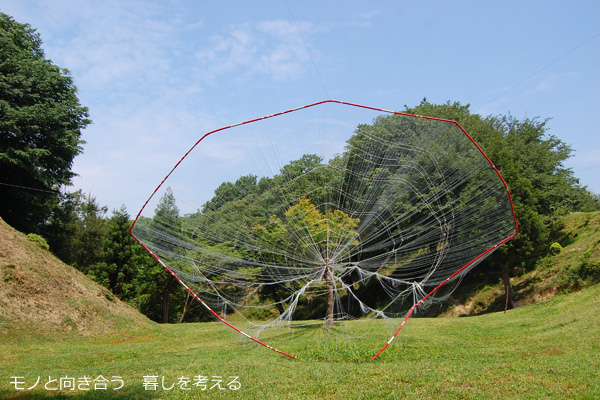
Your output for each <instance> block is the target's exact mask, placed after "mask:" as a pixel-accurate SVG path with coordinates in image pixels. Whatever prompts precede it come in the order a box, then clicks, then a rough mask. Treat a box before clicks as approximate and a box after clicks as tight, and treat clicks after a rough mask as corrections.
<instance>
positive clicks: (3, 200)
mask: <svg viewBox="0 0 600 400" xmlns="http://www.w3.org/2000/svg"><path fill="white" fill-rule="evenodd" d="M41 45H42V42H41V39H40V37H39V34H37V33H36V32H35V30H34V29H32V28H31V27H30V26H29V25H27V24H20V23H17V22H15V21H14V20H13V19H12V18H11V17H9V16H8V15H6V14H3V13H0V76H1V77H2V79H1V80H0V171H1V176H0V191H1V195H0V216H1V217H2V218H3V219H4V220H5V221H6V222H8V223H9V224H11V225H12V226H14V227H15V228H17V229H19V230H21V231H23V232H27V233H29V232H34V233H38V234H41V235H42V236H43V237H45V238H46V240H47V241H48V243H49V244H50V247H51V250H52V251H53V252H54V253H55V254H56V255H57V256H58V257H60V258H61V259H62V260H63V261H65V262H66V263H68V264H70V265H73V266H74V267H76V268H78V269H79V270H81V271H82V272H84V273H85V274H87V275H89V276H90V277H92V278H93V279H95V280H96V281H98V282H100V283H101V284H103V285H105V286H106V287H107V288H109V289H110V290H111V291H112V292H113V293H115V295H117V296H118V297H119V298H121V299H123V300H125V301H127V302H129V303H131V304H133V305H134V306H136V307H137V308H139V309H140V310H141V311H142V312H144V313H145V314H146V315H148V316H149V317H150V318H152V319H154V320H157V321H162V322H174V321H178V320H186V319H187V320H199V319H203V318H205V317H206V315H205V313H204V311H203V310H202V308H201V307H199V306H198V305H196V304H195V303H193V302H190V300H191V299H190V297H189V296H187V294H186V292H185V291H184V290H183V289H182V288H180V287H179V285H178V284H177V283H176V281H175V280H174V279H173V277H172V276H170V274H169V273H168V272H166V271H165V270H164V268H163V267H162V266H161V265H160V264H158V263H157V262H156V261H155V260H154V259H153V258H151V257H150V256H149V255H148V253H147V252H146V251H145V250H144V249H143V248H142V247H141V246H139V244H137V243H136V242H135V241H134V240H133V239H132V238H131V237H130V236H129V226H130V225H131V221H130V216H129V215H128V213H127V210H126V209H125V208H124V207H122V208H121V209H119V210H112V214H111V215H110V216H108V215H107V214H108V209H107V208H106V207H104V206H101V205H99V204H97V202H96V200H95V199H94V198H93V197H91V196H85V195H84V194H83V193H81V192H74V193H66V192H65V191H64V188H65V187H66V186H68V185H69V184H70V182H71V179H72V177H73V176H74V173H73V172H72V171H71V167H72V164H73V159H74V157H75V156H77V155H78V154H81V153H82V150H83V148H82V146H83V144H84V141H83V140H82V138H81V131H82V130H83V129H84V128H85V127H86V126H87V125H88V124H90V123H91V121H90V120H89V119H88V110H87V108H86V107H84V106H82V105H81V104H80V103H79V100H78V98H77V96H76V92H77V88H76V87H75V85H74V84H73V80H72V78H71V76H70V74H69V72H68V71H67V70H65V69H62V68H60V67H58V66H56V65H54V64H53V63H52V62H51V61H50V60H48V59H46V58H45V55H44V52H43V49H42V47H41ZM406 111H407V112H409V113H413V114H419V115H428V116H432V117H440V118H445V119H451V120H455V121H457V122H459V123H460V124H461V125H462V126H463V127H464V128H465V129H466V130H467V131H468V132H469V133H470V134H471V135H473V137H474V139H475V140H476V141H477V142H478V143H479V144H480V145H481V147H482V148H483V149H484V150H485V152H486V153H487V154H488V156H489V157H490V158H491V159H492V160H493V161H494V163H495V165H496V166H497V167H498V169H499V170H500V172H501V173H502V175H503V176H504V178H505V179H506V181H507V183H508V185H509V187H510V190H511V193H512V196H513V200H514V203H515V210H516V214H517V220H518V222H519V227H520V235H519V236H518V237H517V238H516V239H515V240H512V241H511V242H509V244H508V245H506V246H503V247H502V248H501V250H500V251H497V252H495V253H494V254H493V255H492V256H491V257H489V258H488V259H486V263H488V266H490V268H478V269H477V271H485V272H481V273H484V274H485V276H482V275H481V273H480V274H479V275H478V276H477V279H483V280H497V279H498V277H499V276H504V278H505V281H507V280H508V276H509V274H510V271H511V270H512V269H513V268H515V267H518V268H521V269H527V268H530V267H532V266H533V265H534V264H535V261H536V260H537V259H538V258H539V257H540V256H543V255H544V254H545V252H546V251H548V247H549V244H550V241H551V237H550V235H551V232H552V230H553V229H555V228H556V226H555V225H556V221H558V217H560V216H561V215H564V214H566V213H568V212H571V211H591V210H598V209H599V205H598V198H597V196H595V195H593V194H591V193H590V192H589V191H588V190H587V189H586V188H584V187H581V186H580V185H579V182H578V180H577V179H576V178H575V176H574V175H573V172H572V171H571V170H569V169H567V168H565V166H564V161H565V160H567V159H568V158H569V157H571V155H572V150H571V148H570V147H569V146H568V145H567V144H565V143H564V142H563V141H561V140H560V139H558V138H557V137H555V136H553V135H548V134H547V132H546V131H547V127H546V125H547V122H548V121H547V120H540V119H535V118H534V119H529V118H526V119H522V120H520V119H517V118H515V117H513V116H510V115H508V116H489V117H485V118H484V117H481V116H480V115H477V114H472V113H471V112H470V109H469V106H468V105H462V104H460V103H450V102H448V103H446V104H441V105H435V104H431V103H429V102H428V101H426V100H424V101H423V102H421V104H419V105H417V106H416V107H406ZM390 121H391V120H389V121H387V120H381V121H379V123H380V124H381V126H374V127H373V128H372V129H374V130H377V129H379V128H380V127H383V126H384V125H385V124H386V123H388V122H390ZM354 140H359V139H356V138H355V139H354ZM315 157H316V156H314V155H306V156H304V157H303V158H301V159H300V160H296V161H293V162H291V163H289V164H288V165H286V166H284V167H283V168H282V170H281V171H280V173H279V175H277V176H275V177H274V178H262V179H261V180H258V181H257V179H256V177H253V176H246V177H241V178H240V179H239V180H238V181H236V182H233V183H232V182H224V183H223V184H222V185H221V186H220V187H219V188H218V189H217V190H216V192H215V196H214V197H213V198H212V199H211V200H209V201H208V202H207V203H206V204H205V205H204V207H203V208H202V209H201V212H199V213H198V214H196V215H194V216H190V217H187V218H198V219H202V218H206V217H207V215H209V214H211V215H210V218H211V219H220V220H221V221H222V223H224V224H227V223H229V222H231V221H234V220H236V218H238V216H239V215H241V214H239V212H238V211H239V210H241V209H243V208H244V207H245V205H244V201H251V200H252V196H250V195H252V194H253V193H255V194H258V193H262V194H264V195H263V196H262V197H261V199H262V200H261V201H263V202H264V204H265V209H269V208H270V207H271V208H273V205H274V204H275V203H276V202H275V199H270V198H269V197H268V196H269V194H268V192H267V191H265V187H264V186H265V185H277V184H278V182H270V181H269V179H275V180H277V179H280V180H284V181H288V182H293V185H291V186H289V187H288V190H289V193H290V196H292V197H293V194H294V193H299V194H302V193H306V191H307V185H311V184H313V183H314V182H312V183H311V182H310V181H305V180H302V179H294V177H297V176H298V177H299V176H302V173H303V171H305V170H306V168H313V167H314V166H315V165H318V164H319V163H320V162H321V160H320V159H318V157H316V158H315ZM336 163H350V164H351V163H352V160H342V159H341V158H340V159H334V160H331V161H330V164H331V165H332V166H335V165H336ZM348 165H349V164H348ZM331 171H336V170H335V168H333V169H323V170H321V172H322V173H325V174H326V173H330V172H331ZM321 172H320V173H321ZM380 172H381V173H385V171H383V170H382V171H380ZM338 178H340V179H341V178H343V177H342V176H341V175H340V176H339V177H337V176H335V174H334V176H323V177H322V180H321V181H325V180H331V179H338ZM342 184H343V183H342V182H340V185H342ZM261 185H262V186H261ZM294 185H295V186H294ZM334 186H336V185H334ZM240 188H242V189H243V190H246V191H248V190H250V191H254V192H253V193H250V192H248V193H247V194H248V196H245V200H243V201H240V200H239V199H240V197H239V191H240V190H241V189H240ZM324 189H325V188H322V187H319V186H318V185H317V186H315V187H311V188H310V192H311V193H312V196H314V197H316V198H318V197H319V196H327V195H328V194H327V193H325V192H322V191H323V190H324ZM344 191H345V192H347V193H350V189H347V190H344ZM236 193H237V194H236ZM236 196H237V197H236ZM348 201H351V199H350V198H349V199H348ZM299 206H304V207H305V208H306V209H309V208H310V205H309V204H303V205H302V204H299ZM155 211H156V215H159V216H160V215H161V214H165V213H172V214H173V215H176V216H177V218H179V217H178V210H177V207H176V204H175V199H174V197H173V194H172V193H171V192H167V193H166V194H165V196H164V197H163V198H162V199H161V201H160V203H159V206H158V208H157V209H156V210H155ZM272 211H273V212H272V214H277V213H279V214H280V215H281V219H280V220H279V221H275V220H273V221H272V222H273V224H274V225H273V224H272V225H271V229H274V231H272V232H275V231H277V229H279V230H280V231H281V230H282V229H288V228H289V226H287V227H286V224H289V221H287V220H285V219H284V218H283V217H284V213H285V212H286V210H282V209H279V210H278V209H276V208H273V210H272ZM288 211H289V210H288ZM295 211H297V210H291V211H290V212H295ZM236 212H238V214H236ZM313 212H314V213H316V212H321V213H325V212H327V210H320V211H319V210H313ZM263 217H264V216H263ZM260 221H262V222H259V223H258V224H261V223H262V224H264V226H263V228H264V229H265V234H267V232H266V230H267V228H268V226H267V225H266V223H267V220H260ZM347 222H349V223H350V222H351V221H347ZM183 223H185V221H183V220H182V224H183ZM275 225H278V226H277V227H275ZM351 225H352V224H350V227H349V229H350V230H352V229H354V228H353V227H352V226H351ZM232 226H233V225H232ZM275 228H277V229H275ZM232 229H233V228H232ZM258 229H261V228H260V227H258ZM272 232H271V233H272ZM226 242H227V240H223V241H222V243H213V244H212V245H214V246H216V247H217V246H221V248H226V247H227V246H228V245H227V243H226ZM216 251H222V250H219V249H217V250H216ZM227 251H229V250H227Z"/></svg>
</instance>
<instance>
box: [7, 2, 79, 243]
mask: <svg viewBox="0 0 600 400" xmlns="http://www.w3.org/2000/svg"><path fill="white" fill-rule="evenodd" d="M0 76H1V77H2V79H0V170H1V171H2V175H1V177H0V184H1V185H0V190H1V193H2V194H1V195H0V213H1V214H0V215H1V216H2V218H3V219H4V220H5V221H6V222H7V223H9V224H10V225H12V226H14V227H15V228H17V229H19V230H22V231H25V232H38V231H39V228H40V225H41V224H42V223H44V222H45V221H46V219H47V217H48V215H49V214H50V212H51V210H52V208H53V206H54V205H55V204H56V203H57V201H58V199H59V196H60V194H59V190H58V189H59V188H60V187H61V186H63V185H67V184H69V183H70V182H71V178H72V177H73V176H74V175H75V174H74V173H73V172H72V171H71V167H72V164H73V159H74V157H75V156H76V155H78V154H80V153H81V152H82V147H81V145H82V144H83V143H84V142H83V141H82V140H81V130H82V129H84V128H85V127H86V126H87V125H88V124H89V123H90V122H91V121H90V120H89V119H87V117H88V112H87V108H85V107H82V106H81V105H80V104H79V100H78V98H77V96H76V92H77V88H76V87H75V85H74V84H73V79H72V78H71V76H70V75H69V72H68V71H67V70H66V69H62V68H59V67H57V66H56V65H54V64H53V63H52V62H51V61H50V60H48V59H46V58H45V57H44V51H43V50H42V41H41V39H40V36H39V34H38V33H36V32H35V30H34V29H32V28H31V27H30V26H29V25H28V24H20V23H18V22H15V21H14V20H13V19H12V18H11V17H9V16H8V15H6V14H3V13H0Z"/></svg>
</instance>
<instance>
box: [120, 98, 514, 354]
mask: <svg viewBox="0 0 600 400" xmlns="http://www.w3.org/2000/svg"><path fill="white" fill-rule="evenodd" d="M515 230H516V225H515V220H514V214H513V211H512V204H511V201H510V195H509V194H508V192H507V188H506V186H505V184H504V182H503V180H502V178H501V177H500V175H499V174H498V172H497V170H496V169H495V168H494V166H493V165H492V164H491V162H490V161H489V160H488V159H487V157H486V156H485V154H484V153H483V152H482V151H481V150H480V149H479V147H478V146H477V145H476V144H475V143H474V142H473V140H472V139H471V137H470V136H469V135H468V134H466V132H465V131H464V130H463V129H462V128H461V127H460V126H459V125H458V124H456V123H455V122H452V121H445V120H438V119H430V118H423V117H418V116H411V115H406V114H401V113H393V112H388V111H384V110H379V109H373V108H368V107H363V106H357V105H352V104H348V103H342V102H337V101H327V102H322V103H317V104H315V105H311V106H307V107H303V108H300V109H296V110H291V111H288V112H284V113H281V114H277V115H274V116H270V117H265V118H262V119H259V120H254V121H250V122H246V123H242V124H238V125H235V126H231V127H227V128H223V129H221V130H218V131H214V132H212V133H209V134H207V135H205V136H204V137H203V138H202V139H200V140H199V141H198V142H196V144H195V145H194V146H193V147H192V148H191V149H190V151H189V152H188V153H187V154H186V155H185V156H184V157H183V158H182V160H181V161H180V163H178V164H177V165H176V167H175V168H174V169H173V170H172V171H171V173H170V174H169V175H168V176H167V178H165V180H164V181H163V182H162V183H161V185H160V186H159V187H158V188H157V190H156V191H155V192H154V193H153V195H152V196H151V197H150V199H149V200H148V202H147V203H146V204H145V205H144V208H143V209H142V211H140V215H139V216H138V218H137V219H136V221H135V222H134V225H133V227H132V234H133V235H134V237H135V238H136V239H137V240H138V241H140V243H142V244H143V246H145V247H146V248H147V249H148V250H149V251H150V252H151V253H152V254H153V255H154V256H155V257H156V258H157V259H159V261H160V262H161V263H162V264H163V265H164V266H165V267H167V268H168V269H169V270H170V271H171V272H172V273H173V274H174V275H175V276H176V277H177V278H178V279H179V280H180V281H181V282H182V283H183V284H184V285H185V286H186V288H188V290H190V292H192V293H194V294H195V295H196V296H197V297H198V298H199V299H201V301H202V302H204V304H205V305H206V306H207V308H210V309H211V310H213V311H214V313H215V315H218V318H220V319H223V320H226V321H228V323H230V324H231V325H234V326H236V327H237V328H239V329H240V330H243V331H244V332H248V334H249V335H252V336H253V337H259V336H261V335H262V337H267V338H268V339H269V340H270V342H269V343H275V344H276V345H278V346H280V347H285V346H286V344H289V343H292V342H293V339H294V338H295V337H297V336H298V335H300V334H299V332H300V331H299V329H298V327H301V326H302V327H306V326H313V327H315V328H317V329H318V330H320V331H319V332H321V333H319V335H321V336H319V337H326V338H332V337H335V338H336V339H335V340H341V342H340V343H347V342H348V341H349V340H350V339H355V338H365V337H366V336H368V337H369V338H374V337H377V335H379V334H381V335H382V336H381V337H384V336H387V337H388V338H389V334H390V332H393V331H394V329H395V328H397V326H398V325H399V322H398V320H397V318H402V317H404V316H405V315H406V313H407V311H408V310H409V309H411V307H412V306H414V305H415V304H419V307H420V308H421V307H427V306H428V305H430V304H432V303H435V302H437V301H443V300H444V299H445V298H446V297H447V296H448V295H449V293H451V291H452V289H453V287H455V286H456V285H457V284H458V282H459V281H460V278H461V277H462V276H464V274H466V273H467V272H468V271H469V270H470V269H471V268H473V267H475V265H477V264H478V263H479V262H480V261H481V260H483V259H484V258H485V257H486V256H487V255H489V254H490V253H491V252H493V251H494V250H495V249H496V248H497V246H498V245H499V244H501V243H503V242H504V241H506V240H507V239H508V238H510V237H511V236H513V235H514V234H515ZM440 285H443V286H444V290H439V291H437V293H434V294H430V293H431V291H432V290H434V289H437V288H438V287H439V286H440ZM423 299H426V301H423ZM411 311H412V310H411ZM375 319H377V321H375ZM400 321H401V320H400ZM266 328H274V329H273V330H268V329H266ZM282 328H283V329H282ZM294 328H295V329H294ZM374 330H377V332H376V333H375V332H373V331H374ZM302 332H304V333H305V332H306V331H302ZM315 332H316V331H315ZM322 332H326V334H325V335H324V336H323V335H322ZM315 335H316V333H315ZM317 336H318V335H317ZM340 338H341V339H340ZM329 340H333V339H327V341H329ZM380 340H381V339H380ZM385 340H386V339H385ZM328 343H329V342H328ZM315 346H316V345H315ZM292 347H293V346H292ZM302 350H305V349H296V351H302Z"/></svg>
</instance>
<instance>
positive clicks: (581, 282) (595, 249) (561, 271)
mask: <svg viewBox="0 0 600 400" xmlns="http://www.w3.org/2000/svg"><path fill="white" fill-rule="evenodd" d="M553 240H554V242H553V243H552V244H551V246H550V254H549V255H548V256H546V257H544V258H542V259H540V260H539V261H538V262H537V264H536V265H535V266H534V267H533V268H529V271H527V272H525V273H522V274H520V275H518V276H516V277H513V278H511V285H512V287H513V290H514V298H515V302H516V304H517V306H519V307H520V306H524V305H527V304H535V303H539V302H541V301H545V300H548V299H550V298H552V297H554V296H556V295H557V294H559V293H571V292H576V291H578V290H580V289H582V288H584V287H587V286H590V285H593V284H595V283H598V282H600V212H589V213H571V214H569V215H567V216H565V217H563V218H562V220H561V224H559V229H557V230H556V231H555V232H553ZM469 289H470V288H466V289H464V288H462V290H469ZM460 292H461V287H459V289H458V291H457V294H456V296H457V297H462V296H461V295H460ZM505 300H506V297H505V290H504V285H503V284H502V282H501V281H500V280H499V281H498V282H497V283H496V284H492V285H486V286H485V287H483V288H481V289H480V290H478V291H476V292H475V293H474V294H472V295H470V296H468V297H467V298H466V299H463V301H461V303H460V304H457V305H452V306H450V307H449V309H448V310H447V311H446V312H444V313H443V314H442V316H458V315H476V314H481V313H485V312H494V311H500V310H504V306H505Z"/></svg>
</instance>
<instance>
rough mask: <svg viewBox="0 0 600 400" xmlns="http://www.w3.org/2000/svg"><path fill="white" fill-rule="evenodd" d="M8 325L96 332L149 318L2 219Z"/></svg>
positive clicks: (0, 315) (3, 303)
mask: <svg viewBox="0 0 600 400" xmlns="http://www.w3.org/2000/svg"><path fill="white" fill-rule="evenodd" d="M11 325H12V326H19V327H21V328H22V327H30V328H31V329H34V330H36V331H38V332H42V333H44V332H45V333H48V334H52V333H53V332H55V333H59V332H73V333H76V334H81V335H84V336H89V335H93V336H95V335H101V334H102V335H103V334H107V333H116V332H118V331H119V330H120V329H123V328H125V327H141V326H148V327H149V326H151V325H152V322H150V321H149V320H148V319H147V318H146V317H144V316H143V315H142V314H140V313H139V312H138V311H137V310H135V309H134V308H132V307H130V306H128V305H127V304H125V303H123V302H121V301H120V300H118V299H117V298H116V297H115V296H114V295H113V294H112V293H110V292H109V291H108V290H107V289H106V288H104V287H102V286H100V285H98V284H97V283H95V282H94V281H92V280H91V279H89V278H88V277H86V276H85V275H84V274H82V273H81V272H79V271H77V270H76V269H74V268H73V267H70V266H68V265H66V264H64V263H63V262H61V261H60V260H59V259H58V258H56V257H55V256H54V255H52V254H51V253H50V252H49V251H47V250H44V249H42V248H41V247H40V246H39V245H38V244H37V243H35V242H33V241H31V240H29V239H28V238H27V236H25V235H24V234H22V233H20V232H18V231H16V230H15V229H13V228H12V227H10V226H9V225H7V224H6V223H5V222H4V221H3V220H2V219H0V333H1V331H2V328H6V327H7V326H11Z"/></svg>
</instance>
